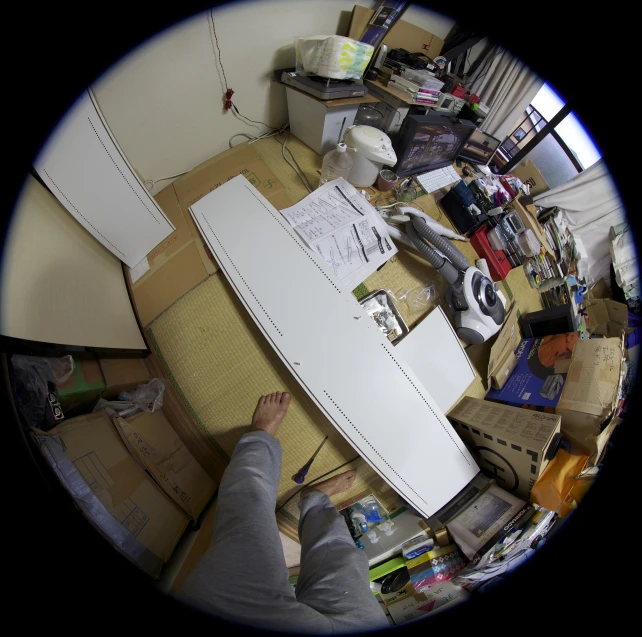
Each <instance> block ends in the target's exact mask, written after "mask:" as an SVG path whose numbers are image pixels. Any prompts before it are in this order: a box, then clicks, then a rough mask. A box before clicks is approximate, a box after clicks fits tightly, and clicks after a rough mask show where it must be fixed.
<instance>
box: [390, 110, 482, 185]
mask: <svg viewBox="0 0 642 637" xmlns="http://www.w3.org/2000/svg"><path fill="white" fill-rule="evenodd" d="M474 130H475V125H474V124H473V123H472V122H469V121H467V120H460V119H457V118H454V117H448V116H446V115H435V114H430V115H407V116H406V118H405V119H404V123H403V125H402V128H401V130H400V131H399V135H398V136H397V139H396V142H395V152H396V153H397V157H398V158H399V161H398V162H397V166H396V167H395V172H396V173H397V174H398V175H411V174H414V173H420V172H427V171H430V170H435V169H437V168H442V167H444V166H447V165H450V164H452V163H453V161H455V159H456V158H457V156H458V155H459V153H460V151H461V149H462V147H463V146H464V144H465V143H466V140H467V139H468V137H469V136H470V134H471V132H472V131H474Z"/></svg>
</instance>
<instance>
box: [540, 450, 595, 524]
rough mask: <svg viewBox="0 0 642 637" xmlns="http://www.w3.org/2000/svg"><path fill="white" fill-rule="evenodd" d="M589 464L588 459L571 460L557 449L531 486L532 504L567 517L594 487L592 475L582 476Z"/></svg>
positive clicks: (571, 458) (575, 458) (568, 455)
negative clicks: (592, 486) (553, 456)
mask: <svg viewBox="0 0 642 637" xmlns="http://www.w3.org/2000/svg"><path fill="white" fill-rule="evenodd" d="M588 461H589V456H574V455H571V454H570V453H567V452H566V451H564V450H563V449H559V450H558V452H557V453H556V454H555V458H553V460H551V462H549V464H548V466H547V467H546V469H544V472H543V473H542V475H541V476H540V477H539V478H538V480H537V482H536V483H535V484H534V485H533V489H532V491H531V500H532V501H533V502H534V503H535V504H538V505H539V506H541V507H544V508H545V509H548V510H549V511H555V512H556V513H557V514H558V515H559V516H560V517H561V518H563V517H566V516H567V515H568V514H569V513H570V512H571V511H573V510H575V509H576V508H577V505H578V503H579V502H580V501H581V500H582V498H583V497H584V494H585V493H586V492H587V491H588V490H589V488H590V487H591V485H592V484H593V479H594V475H595V474H594V473H590V474H586V473H585V474H582V472H583V471H584V469H586V468H587V465H588Z"/></svg>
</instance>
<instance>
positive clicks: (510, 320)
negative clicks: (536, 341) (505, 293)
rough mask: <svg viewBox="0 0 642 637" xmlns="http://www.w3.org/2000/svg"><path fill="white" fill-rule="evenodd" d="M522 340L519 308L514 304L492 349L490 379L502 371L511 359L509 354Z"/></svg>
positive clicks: (489, 363) (489, 364)
mask: <svg viewBox="0 0 642 637" xmlns="http://www.w3.org/2000/svg"><path fill="white" fill-rule="evenodd" d="M521 340H522V334H521V332H520V330H519V324H518V317H517V307H516V305H515V303H513V304H512V305H511V306H510V308H509V310H508V314H507V316H506V320H505V321H504V326H503V327H502V329H501V330H500V332H499V334H498V335H497V338H496V339H495V342H494V343H493V346H492V347H491V348H490V361H489V362H488V378H489V379H491V378H492V377H494V376H495V374H496V372H498V371H501V368H502V367H503V366H504V365H505V363H506V361H507V360H508V359H509V358H510V357H509V354H508V353H509V352H514V351H515V350H516V349H517V347H518V346H519V344H520V342H521Z"/></svg>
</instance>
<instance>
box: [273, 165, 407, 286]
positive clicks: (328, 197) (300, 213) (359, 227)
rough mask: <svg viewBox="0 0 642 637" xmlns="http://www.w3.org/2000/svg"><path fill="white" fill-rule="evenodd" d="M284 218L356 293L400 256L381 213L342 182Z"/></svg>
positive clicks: (317, 192) (326, 186) (286, 212)
mask: <svg viewBox="0 0 642 637" xmlns="http://www.w3.org/2000/svg"><path fill="white" fill-rule="evenodd" d="M281 213H282V214H283V216H284V217H285V218H286V219H287V221H288V223H289V224H290V226H292V228H294V229H295V230H296V232H297V233H298V234H299V236H300V237H301V238H302V239H303V241H305V243H306V245H307V246H308V247H309V248H310V249H311V250H314V252H316V253H317V254H319V255H320V256H321V257H322V258H323V259H324V260H325V261H326V263H328V264H329V265H330V267H332V269H333V270H334V273H335V275H336V276H337V278H338V279H339V280H340V281H341V283H342V284H343V285H344V287H346V288H347V289H348V290H350V291H352V290H354V288H356V287H357V286H358V285H359V284H360V283H362V282H363V281H365V280H366V279H367V278H368V277H369V276H370V275H371V274H372V273H373V272H375V271H376V270H377V269H378V268H380V267H381V266H382V265H383V264H384V263H385V262H386V261H387V260H388V259H389V258H390V257H391V256H392V255H393V254H396V252H397V248H396V246H395V245H394V243H393V242H392V239H391V238H390V235H389V234H388V229H387V227H386V223H385V222H384V221H383V219H382V218H381V216H380V215H379V213H378V212H377V211H376V209H375V208H374V207H373V206H371V205H370V204H369V203H368V202H367V201H366V200H365V199H364V197H363V196H362V195H361V194H359V192H358V191H357V189H356V188H355V187H354V186H353V185H352V184H350V183H349V182H347V181H346V180H345V179H343V178H342V177H340V178H339V179H335V180H333V181H329V182H328V183H326V184H324V185H323V186H321V187H320V188H318V189H317V190H315V191H314V192H312V193H310V194H309V195H308V196H307V197H306V198H305V199H302V200H301V201H300V202H299V203H297V204H296V205H294V206H291V207H290V208H285V209H284V210H282V211H281Z"/></svg>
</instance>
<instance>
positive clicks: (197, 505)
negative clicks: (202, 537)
mask: <svg viewBox="0 0 642 637" xmlns="http://www.w3.org/2000/svg"><path fill="white" fill-rule="evenodd" d="M114 425H116V429H117V430H118V433H119V434H120V435H121V437H122V439H123V441H124V442H125V444H126V445H127V447H128V448H129V450H130V452H131V453H132V455H133V456H134V458H136V459H137V460H138V461H139V462H140V463H141V464H142V466H143V467H144V468H145V469H147V471H149V473H150V474H151V475H152V477H153V478H154V480H155V481H156V482H157V484H158V485H159V486H160V488H161V489H162V490H163V491H164V492H165V493H166V494H167V495H168V496H169V497H170V498H171V499H172V500H173V501H174V502H175V503H176V504H177V505H178V506H179V507H180V508H181V509H183V511H185V513H187V515H188V516H189V517H190V518H192V520H196V519H197V518H198V516H199V515H200V514H201V512H202V511H203V509H204V508H205V506H206V505H207V504H208V502H210V500H211V499H212V497H213V496H214V491H215V490H216V486H215V484H214V481H213V480H212V479H211V478H210V477H209V476H208V475H207V473H205V471H204V470H203V468H202V467H201V465H199V464H198V462H197V461H196V459H195V458H194V456H193V455H192V454H191V453H190V452H189V450H188V449H187V447H186V446H185V445H184V444H183V442H182V440H181V439H180V438H179V437H178V435H177V434H176V432H175V431H174V429H173V428H172V426H171V425H170V424H169V422H168V421H167V418H165V415H164V414H163V412H162V411H160V410H157V411H154V412H148V411H144V412H142V413H140V414H137V415H136V416H133V417H132V418H127V419H125V418H119V417H115V418H114Z"/></svg>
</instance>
